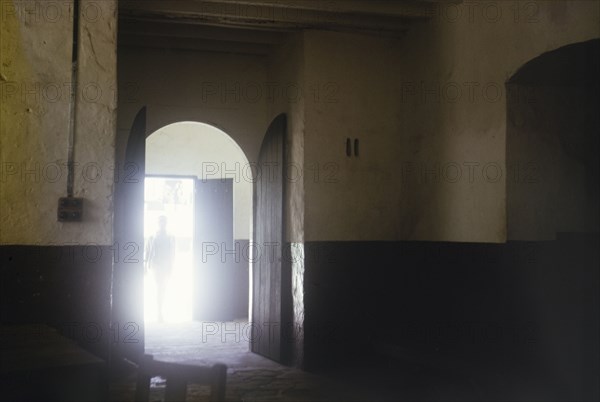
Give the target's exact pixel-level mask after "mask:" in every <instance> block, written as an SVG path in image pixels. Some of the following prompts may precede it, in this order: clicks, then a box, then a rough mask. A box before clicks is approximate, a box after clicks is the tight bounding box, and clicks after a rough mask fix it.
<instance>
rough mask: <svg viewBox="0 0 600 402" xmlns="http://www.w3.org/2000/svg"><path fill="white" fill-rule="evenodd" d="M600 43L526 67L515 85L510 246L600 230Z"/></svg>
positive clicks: (509, 154) (510, 90) (510, 115)
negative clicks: (599, 73) (599, 180)
mask: <svg viewBox="0 0 600 402" xmlns="http://www.w3.org/2000/svg"><path fill="white" fill-rule="evenodd" d="M599 58H600V39H595V40H591V41H587V42H582V43H576V44H571V45H567V46H564V47H561V48H559V49H557V50H553V51H550V52H547V53H544V54H542V55H540V56H539V57H536V58H535V59H533V60H531V61H529V62H527V63H526V64H525V65H523V66H522V67H521V68H520V69H519V70H518V71H517V72H516V73H515V74H514V75H513V76H512V77H511V78H510V79H509V80H508V81H507V83H506V87H507V92H506V93H507V134H506V161H507V178H506V180H507V189H506V191H507V228H508V240H553V239H555V238H556V235H557V233H562V232H575V233H583V232H598V231H599V229H600V225H599V213H598V209H599V208H598V203H599V201H600V200H599V193H600V191H599V186H598V179H599V155H598V148H599V137H598V136H599V132H600V120H599V116H598V110H600V77H599V75H598V71H600V62H599Z"/></svg>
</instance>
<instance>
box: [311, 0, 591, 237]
mask: <svg viewBox="0 0 600 402" xmlns="http://www.w3.org/2000/svg"><path fill="white" fill-rule="evenodd" d="M599 9H600V7H598V3H597V2H589V1H568V2H567V1H541V2H464V3H460V4H452V3H440V4H439V5H438V7H437V11H436V14H435V15H434V16H433V17H432V19H431V20H430V21H429V22H426V23H420V24H415V25H413V26H411V28H410V29H409V32H408V34H407V35H406V36H405V37H403V38H401V39H400V40H393V39H387V38H377V37H367V36H362V35H353V34H345V33H334V32H320V31H313V32H308V33H306V35H305V48H306V54H305V60H306V81H307V83H308V84H307V85H309V86H310V85H312V86H314V87H317V88H322V89H325V86H326V85H329V87H328V88H327V89H326V90H322V91H321V92H320V94H321V96H320V97H318V98H315V99H314V100H313V101H309V102H307V104H306V129H305V131H306V133H305V165H306V167H307V168H306V169H305V170H306V171H308V167H309V166H312V167H313V170H314V169H315V168H317V167H318V168H319V169H320V175H319V177H318V178H315V177H308V176H306V177H305V191H306V213H305V219H306V220H305V237H306V240H307V241H317V240H427V241H465V242H503V241H505V240H506V167H505V161H506V154H505V147H506V98H505V86H504V85H505V82H506V81H507V80H508V79H509V78H510V77H511V76H512V75H513V74H514V72H515V71H517V69H518V68H519V67H521V66H522V65H523V64H524V63H525V62H527V61H528V60H531V59H532V58H534V57H536V56H538V55H540V54H541V53H543V52H546V51H548V50H551V49H555V48H558V47H561V46H563V45H566V44H569V43H576V42H581V41H585V40H589V39H592V38H597V37H599V36H600V24H599V23H598V22H599V21H600V15H599V13H600V10H599ZM332 91H333V92H332ZM326 96H333V98H332V99H327V98H326ZM348 137H349V138H359V139H360V144H361V155H360V156H359V157H358V158H347V157H345V154H344V141H345V139H346V138H348ZM327 169H329V170H327ZM328 174H331V175H333V176H331V177H332V178H333V179H334V180H333V181H330V182H327V181H326V178H327V177H328V176H327V175H328Z"/></svg>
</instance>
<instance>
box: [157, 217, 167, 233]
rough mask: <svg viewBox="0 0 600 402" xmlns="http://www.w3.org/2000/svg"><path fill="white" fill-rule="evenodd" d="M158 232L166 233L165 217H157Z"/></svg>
mask: <svg viewBox="0 0 600 402" xmlns="http://www.w3.org/2000/svg"><path fill="white" fill-rule="evenodd" d="M158 230H159V231H160V232H166V231H167V217H166V216H165V215H161V216H159V217H158Z"/></svg>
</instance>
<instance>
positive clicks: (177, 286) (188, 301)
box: [144, 176, 194, 322]
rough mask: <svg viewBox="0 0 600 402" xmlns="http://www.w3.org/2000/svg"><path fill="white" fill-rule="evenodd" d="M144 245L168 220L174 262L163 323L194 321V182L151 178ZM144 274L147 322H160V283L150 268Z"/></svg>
mask: <svg viewBox="0 0 600 402" xmlns="http://www.w3.org/2000/svg"><path fill="white" fill-rule="evenodd" d="M144 186H145V187H144V244H146V247H145V249H146V251H148V250H149V243H150V239H152V238H153V236H155V235H156V233H157V231H158V221H159V217H161V216H162V217H166V222H167V227H166V231H167V234H168V235H169V236H171V239H172V240H173V242H172V243H173V248H174V259H173V264H172V269H171V274H170V275H169V278H168V281H167V282H166V285H165V286H166V289H165V298H164V302H163V306H162V320H161V321H165V322H185V321H190V320H191V319H192V269H193V257H194V254H193V243H194V227H193V222H194V178H190V177H177V176H163V177H161V176H147V177H146V180H145V183H144ZM147 265H148V266H147V267H146V269H145V274H144V320H145V321H146V322H156V321H157V320H158V319H159V311H158V309H159V308H160V307H159V305H158V283H157V282H158V280H159V278H158V277H157V275H156V271H155V270H154V269H153V268H152V267H151V266H149V265H150V264H147Z"/></svg>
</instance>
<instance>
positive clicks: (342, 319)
mask: <svg viewBox="0 0 600 402" xmlns="http://www.w3.org/2000/svg"><path fill="white" fill-rule="evenodd" d="M598 245H599V237H598V236H597V235H595V236H589V235H567V234H565V235H561V236H560V237H559V239H558V240H557V241H551V242H509V243H506V244H466V243H436V242H308V243H305V245H304V247H305V260H304V269H305V276H304V367H305V368H307V369H309V370H318V369H322V368H331V367H342V366H348V365H364V364H374V365H379V364H382V362H386V364H388V365H396V366H397V365H401V364H418V365H422V366H430V367H437V368H442V369H444V368H445V369H447V370H449V371H456V370H459V371H460V370H463V371H464V372H465V373H464V374H465V376H469V375H478V373H481V372H484V371H487V372H488V373H489V372H490V370H491V371H500V372H510V371H514V370H521V371H525V372H531V371H532V370H533V371H536V370H537V372H536V374H535V375H536V376H537V377H538V378H541V380H540V381H545V382H547V383H551V384H552V386H553V387H556V389H557V390H558V392H560V395H562V396H564V397H566V398H575V399H578V400H583V399H589V398H590V396H592V397H594V396H595V395H598V376H599V370H598V362H599V361H600V355H599V352H598V339H599V330H598V328H599V325H598V321H599V309H598V305H599V304H598V301H599V298H598V290H599V287H600V285H599V275H598V271H599V259H598ZM557 395H558V394H557Z"/></svg>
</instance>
